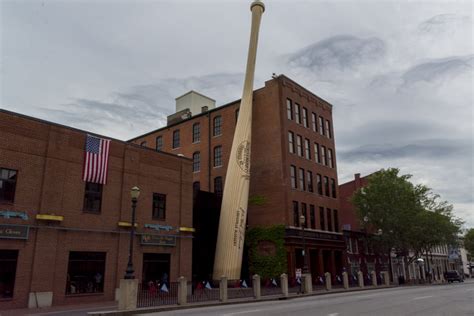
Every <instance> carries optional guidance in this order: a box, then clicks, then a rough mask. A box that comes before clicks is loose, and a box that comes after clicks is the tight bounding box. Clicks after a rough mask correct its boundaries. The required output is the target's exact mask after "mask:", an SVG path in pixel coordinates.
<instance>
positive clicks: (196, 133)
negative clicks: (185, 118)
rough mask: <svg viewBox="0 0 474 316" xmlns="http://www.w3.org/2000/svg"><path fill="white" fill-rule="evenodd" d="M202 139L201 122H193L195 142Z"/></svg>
mask: <svg viewBox="0 0 474 316" xmlns="http://www.w3.org/2000/svg"><path fill="white" fill-rule="evenodd" d="M200 141H201V125H200V124H199V123H194V124H193V143H199V142H200Z"/></svg>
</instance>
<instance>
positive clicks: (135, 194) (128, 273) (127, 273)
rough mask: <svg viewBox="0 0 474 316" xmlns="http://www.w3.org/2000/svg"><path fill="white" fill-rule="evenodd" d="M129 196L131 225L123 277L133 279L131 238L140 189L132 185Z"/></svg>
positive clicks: (133, 235)
mask: <svg viewBox="0 0 474 316" xmlns="http://www.w3.org/2000/svg"><path fill="white" fill-rule="evenodd" d="M130 196H131V197H132V223H131V224H132V226H131V227H130V247H129V250H128V264H127V269H126V270H125V277H124V279H135V276H134V275H133V273H134V272H135V271H134V270H133V262H132V256H133V239H134V237H135V209H136V208H137V201H138V197H139V196H140V189H139V188H138V187H133V188H132V190H131V191H130Z"/></svg>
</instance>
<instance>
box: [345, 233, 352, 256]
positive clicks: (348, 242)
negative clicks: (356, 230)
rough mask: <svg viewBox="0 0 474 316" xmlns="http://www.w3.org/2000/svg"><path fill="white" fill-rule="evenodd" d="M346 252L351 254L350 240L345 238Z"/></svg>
mask: <svg viewBox="0 0 474 316" xmlns="http://www.w3.org/2000/svg"><path fill="white" fill-rule="evenodd" d="M346 250H347V252H348V253H352V238H350V237H346Z"/></svg>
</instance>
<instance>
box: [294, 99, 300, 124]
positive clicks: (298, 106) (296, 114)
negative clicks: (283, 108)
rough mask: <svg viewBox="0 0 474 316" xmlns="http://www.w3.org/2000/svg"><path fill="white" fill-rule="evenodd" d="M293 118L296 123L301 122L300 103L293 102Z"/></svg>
mask: <svg viewBox="0 0 474 316" xmlns="http://www.w3.org/2000/svg"><path fill="white" fill-rule="evenodd" d="M295 120H296V123H298V124H301V114H300V105H299V104H298V103H295Z"/></svg>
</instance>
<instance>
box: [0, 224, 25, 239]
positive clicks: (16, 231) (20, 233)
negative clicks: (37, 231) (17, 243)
mask: <svg viewBox="0 0 474 316" xmlns="http://www.w3.org/2000/svg"><path fill="white" fill-rule="evenodd" d="M29 228H30V227H29V226H21V225H0V238H6V239H28V232H29Z"/></svg>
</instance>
